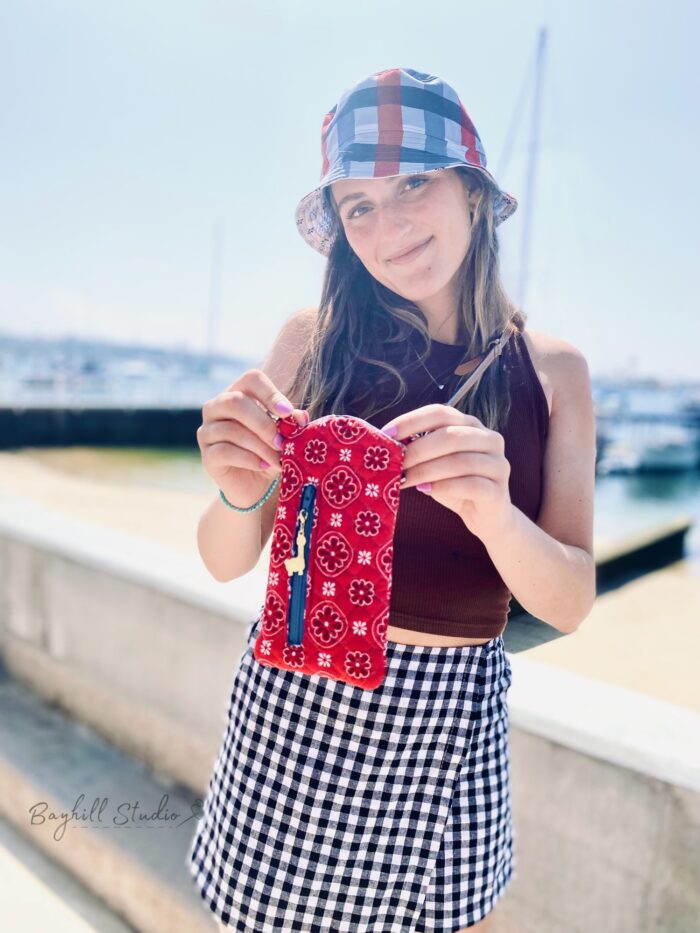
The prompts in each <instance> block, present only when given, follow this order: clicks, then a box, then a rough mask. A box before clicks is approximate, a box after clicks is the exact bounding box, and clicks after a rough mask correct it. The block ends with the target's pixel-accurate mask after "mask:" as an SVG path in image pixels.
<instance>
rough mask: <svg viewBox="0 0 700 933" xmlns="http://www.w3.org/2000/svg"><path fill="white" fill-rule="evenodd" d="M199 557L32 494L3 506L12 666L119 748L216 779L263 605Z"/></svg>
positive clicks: (6, 652) (1, 536) (253, 592)
mask: <svg viewBox="0 0 700 933" xmlns="http://www.w3.org/2000/svg"><path fill="white" fill-rule="evenodd" d="M261 593H263V594H264V588H263V587H262V585H261V582H260V580H259V579H257V580H256V578H255V577H254V576H253V575H249V576H248V577H245V578H242V579H241V580H235V581H233V582H232V583H230V584H226V585H223V584H221V583H217V582H216V581H215V580H213V579H212V578H211V577H210V576H209V575H208V573H207V572H206V569H205V568H204V567H203V566H202V564H201V559H200V558H199V555H198V554H197V555H196V556H195V555H193V556H192V558H189V557H187V555H184V556H183V555H182V554H179V553H177V552H174V551H170V550H168V549H167V548H165V547H160V546H158V545H156V544H153V543H151V542H147V541H137V540H134V539H132V538H131V537H128V536H126V535H122V534H119V533H117V532H112V531H110V530H108V529H105V528H102V527H98V526H92V525H88V524H86V523H79V522H75V521H71V520H68V519H66V518H64V517H63V516H60V515H56V514H53V513H49V512H46V511H45V510H42V509H39V508H37V507H36V506H34V507H32V506H31V505H30V504H28V503H27V502H26V501H22V502H17V503H14V504H13V505H12V506H9V505H7V504H5V503H3V504H2V506H1V507H0V645H1V646H2V654H3V657H4V661H5V664H6V666H7V668H8V670H9V671H10V672H11V673H12V674H13V675H14V676H15V677H18V678H20V679H21V680H22V681H24V682H25V683H28V684H30V685H31V686H32V687H33V689H34V690H36V692H37V693H38V694H39V695H41V696H42V697H44V698H45V699H46V700H48V701H50V702H52V703H55V704H57V705H59V706H60V707H62V708H63V709H64V710H65V711H66V712H68V713H69V714H70V715H71V716H72V717H73V718H75V719H77V720H79V721H81V722H84V723H86V724H88V725H90V726H91V727H92V728H94V729H95V730H96V731H97V732H99V733H100V734H101V735H102V736H104V737H105V738H106V739H107V740H108V741H109V742H111V743H112V744H113V745H115V746H117V747H118V748H121V749H122V750H124V751H126V752H127V753H128V754H129V755H131V756H132V757H134V758H136V759H138V760H141V761H144V762H145V763H147V764H148V765H149V767H151V768H152V769H153V770H154V771H157V772H160V773H163V774H168V775H170V776H172V777H174V778H176V779H177V780H179V781H181V782H182V783H183V784H185V785H187V786H190V787H192V788H201V787H202V786H203V785H204V786H206V781H207V779H208V776H209V771H210V766H211V760H212V756H213V754H214V752H215V750H216V744H217V742H218V739H219V737H220V730H221V721H222V718H223V716H224V713H225V710H226V707H227V702H228V698H229V693H230V688H231V679H232V676H233V672H234V670H235V667H236V663H237V660H238V658H239V657H240V655H241V653H242V651H243V649H244V647H245V642H246V631H247V627H248V625H249V624H250V623H251V622H252V620H253V619H255V618H256V616H257V614H258V613H259V610H260V599H261V598H262V597H261Z"/></svg>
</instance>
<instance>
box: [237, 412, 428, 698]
mask: <svg viewBox="0 0 700 933" xmlns="http://www.w3.org/2000/svg"><path fill="white" fill-rule="evenodd" d="M277 429H278V431H279V432H280V434H282V436H283V437H284V438H285V443H284V444H283V449H282V453H281V462H282V474H281V484H280V495H279V501H278V505H277V511H276V514H275V521H274V525H273V528H272V537H271V543H270V563H269V570H268V580H267V589H266V592H265V602H264V604H263V607H262V619H261V620H260V621H261V624H260V630H259V634H258V637H257V639H256V641H255V647H254V651H253V655H254V657H255V658H256V659H257V660H258V661H259V662H260V663H261V664H264V665H270V666H275V667H279V668H282V669H284V670H289V671H294V672H296V673H302V674H310V675H314V674H319V675H321V676H324V677H330V678H332V679H335V680H340V681H344V682H345V683H349V684H352V685H354V686H357V687H361V688H362V689H365V690H373V689H375V688H376V687H378V686H379V685H380V684H381V683H382V682H383V681H384V678H385V675H386V632H387V625H388V619H389V603H390V599H391V582H392V574H391V569H392V559H393V540H394V530H395V527H396V514H397V512H398V507H399V494H400V479H401V470H402V464H403V456H404V452H405V449H406V445H407V444H408V443H410V442H411V440H413V438H407V439H406V440H402V441H396V440H394V439H393V438H390V437H389V436H388V435H386V434H383V433H382V432H381V431H380V430H379V429H378V428H376V427H374V425H372V424H370V423H369V422H367V421H365V420H364V419H362V418H357V417H355V416H353V415H325V416H323V417H321V418H317V419H315V420H314V421H311V422H309V424H307V425H306V426H304V427H301V426H300V425H299V424H298V423H297V422H296V421H295V420H294V418H293V417H292V416H291V415H289V416H286V417H284V418H279V419H278V421H277Z"/></svg>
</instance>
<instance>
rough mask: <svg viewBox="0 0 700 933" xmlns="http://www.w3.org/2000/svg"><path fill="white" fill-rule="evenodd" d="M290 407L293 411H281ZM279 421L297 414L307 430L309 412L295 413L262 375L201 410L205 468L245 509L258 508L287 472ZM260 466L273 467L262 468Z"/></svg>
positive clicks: (245, 379) (249, 374)
mask: <svg viewBox="0 0 700 933" xmlns="http://www.w3.org/2000/svg"><path fill="white" fill-rule="evenodd" d="M279 402H282V403H284V402H286V403H287V404H288V405H289V408H290V411H282V410H280V409H278V408H277V404H278V403H279ZM270 413H274V414H275V415H276V416H277V417H283V416H284V415H286V414H292V413H293V414H294V417H295V419H296V420H297V421H298V422H299V424H301V425H304V424H308V420H309V415H308V412H306V411H303V410H302V409H299V408H294V407H293V406H292V404H291V402H290V401H289V399H288V398H286V396H284V395H283V394H282V393H281V392H280V391H279V390H278V389H277V387H276V386H275V385H274V384H273V383H272V381H271V380H270V378H269V377H268V376H267V375H266V374H265V373H264V372H263V371H262V370H261V369H249V370H247V371H246V372H244V373H243V374H242V375H241V376H240V377H239V378H238V379H237V380H236V381H235V382H232V383H231V385H230V386H228V387H227V388H226V389H224V391H223V392H221V393H220V394H219V395H216V396H214V398H211V399H208V400H207V401H206V402H205V403H204V405H203V407H202V424H201V425H200V426H199V428H197V443H198V444H199V449H200V451H201V454H202V465H203V466H204V469H205V470H206V471H207V473H208V474H209V476H211V478H212V479H213V480H214V482H215V483H216V485H217V486H218V487H219V489H221V490H222V491H223V493H224V495H225V496H226V498H227V499H228V500H229V501H230V502H233V503H234V504H235V505H240V506H241V507H242V508H245V507H247V506H249V505H252V504H253V503H254V502H257V501H258V499H259V498H260V497H261V496H262V495H263V493H264V492H265V491H266V490H267V488H268V487H269V485H270V483H271V482H272V480H273V479H274V478H275V476H276V475H277V474H278V473H280V472H281V470H282V462H281V459H280V449H279V448H278V447H277V446H275V435H276V434H277V427H276V424H275V421H274V419H273V418H272V417H271V415H270ZM261 460H266V461H267V462H268V463H269V464H270V466H269V467H266V468H265V467H263V466H262V465H261V463H260V461H261Z"/></svg>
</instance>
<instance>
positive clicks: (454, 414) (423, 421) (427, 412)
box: [380, 402, 485, 441]
mask: <svg viewBox="0 0 700 933" xmlns="http://www.w3.org/2000/svg"><path fill="white" fill-rule="evenodd" d="M447 424H460V425H467V426H470V427H480V428H482V430H483V429H485V427H484V425H483V424H482V422H481V421H479V419H478V418H477V417H475V416H474V415H467V414H465V413H464V412H462V411H459V409H457V408H453V407H452V406H451V405H442V404H440V403H439V402H436V403H434V404H432V405H423V406H422V407H421V408H414V409H413V410H412V411H407V412H404V414H402V415H399V416H398V417H397V418H393V419H392V420H391V421H388V422H387V423H386V424H385V425H384V426H383V427H382V428H381V429H380V430H382V431H384V432H385V433H390V432H388V431H387V430H386V429H387V428H391V427H395V428H396V432H391V433H390V437H393V438H394V440H397V441H398V440H401V439H402V438H405V437H410V436H411V435H413V434H419V433H421V432H424V431H433V430H435V429H436V428H441V427H443V426H444V425H447Z"/></svg>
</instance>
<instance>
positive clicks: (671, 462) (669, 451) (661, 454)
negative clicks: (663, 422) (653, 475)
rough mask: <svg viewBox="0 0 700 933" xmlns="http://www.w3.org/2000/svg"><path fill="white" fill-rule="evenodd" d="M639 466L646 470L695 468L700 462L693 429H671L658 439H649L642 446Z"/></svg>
mask: <svg viewBox="0 0 700 933" xmlns="http://www.w3.org/2000/svg"><path fill="white" fill-rule="evenodd" d="M640 452H641V457H640V462H639V467H640V469H641V470H644V471H653V472H660V471H666V470H694V469H695V468H696V467H697V466H698V463H699V462H700V454H699V452H698V448H697V444H696V442H695V438H694V436H693V434H692V432H691V431H689V430H687V429H686V428H682V427H678V428H677V429H676V430H675V431H673V433H671V430H670V429H667V431H665V432H664V436H663V437H660V438H659V440H658V441H651V440H647V441H645V443H644V444H643V445H642V447H641V451H640Z"/></svg>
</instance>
